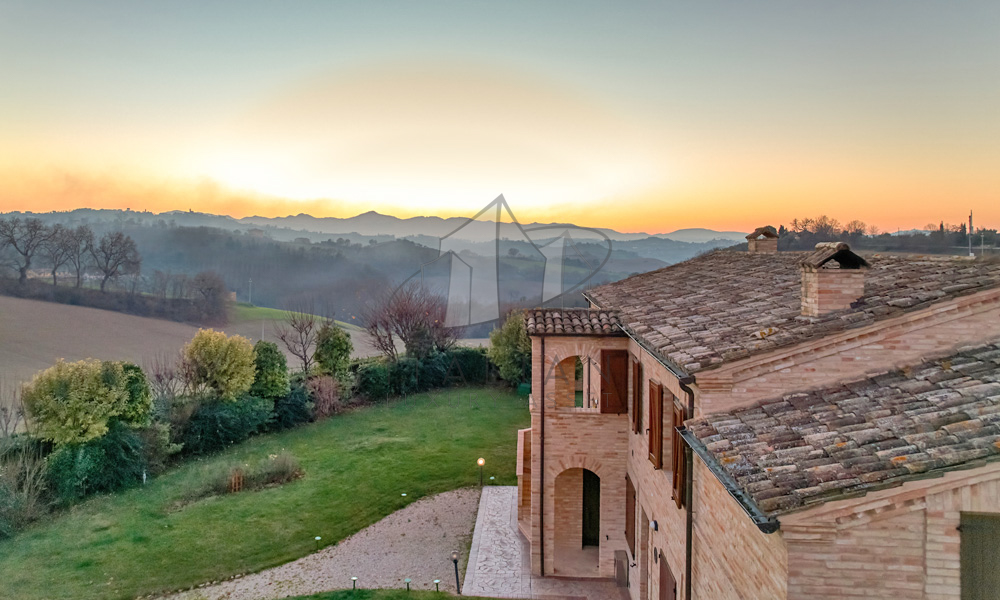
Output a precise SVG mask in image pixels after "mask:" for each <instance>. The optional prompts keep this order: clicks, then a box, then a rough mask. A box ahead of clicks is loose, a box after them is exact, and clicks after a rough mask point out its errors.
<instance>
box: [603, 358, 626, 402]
mask: <svg viewBox="0 0 1000 600" xmlns="http://www.w3.org/2000/svg"><path fill="white" fill-rule="evenodd" d="M601 412H602V413H614V414H623V413H627V412H628V351H627V350H601Z"/></svg>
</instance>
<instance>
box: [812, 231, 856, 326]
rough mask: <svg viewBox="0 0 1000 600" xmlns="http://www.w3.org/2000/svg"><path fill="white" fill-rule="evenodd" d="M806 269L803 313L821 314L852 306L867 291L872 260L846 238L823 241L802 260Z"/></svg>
mask: <svg viewBox="0 0 1000 600" xmlns="http://www.w3.org/2000/svg"><path fill="white" fill-rule="evenodd" d="M799 266H800V267H801V269H802V314H803V315H805V316H807V317H818V316H821V315H825V314H827V313H830V312H833V311H836V310H843V309H846V308H850V307H851V304H852V303H854V302H857V301H858V300H859V299H860V298H861V297H862V296H864V295H865V272H866V271H867V270H868V266H869V265H868V262H867V261H865V259H863V258H861V257H860V256H858V255H857V254H855V253H854V252H851V248H850V246H848V245H847V244H845V243H843V242H821V243H819V244H816V250H815V251H814V252H813V253H812V254H810V255H809V256H807V257H805V258H804V259H802V260H801V261H800V262H799Z"/></svg>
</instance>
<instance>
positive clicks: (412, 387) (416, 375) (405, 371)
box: [388, 357, 427, 396]
mask: <svg viewBox="0 0 1000 600" xmlns="http://www.w3.org/2000/svg"><path fill="white" fill-rule="evenodd" d="M388 367H389V379H390V386H389V387H390V388H392V393H393V394H394V395H399V396H406V395H409V394H415V393H417V392H420V391H423V390H425V389H427V388H426V387H424V386H423V385H422V383H423V382H421V380H420V361H419V360H417V359H415V358H409V357H404V358H401V359H399V360H397V361H396V362H394V363H390V364H389V365H388Z"/></svg>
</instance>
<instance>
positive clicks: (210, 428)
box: [182, 396, 274, 454]
mask: <svg viewBox="0 0 1000 600" xmlns="http://www.w3.org/2000/svg"><path fill="white" fill-rule="evenodd" d="M273 411H274V403H273V402H272V401H270V400H268V399H266V398H257V397H256V396H243V397H242V398H240V399H239V400H237V401H235V402H221V401H217V400H209V401H206V402H205V403H204V404H202V405H201V406H199V407H198V408H197V409H196V410H195V412H194V414H192V415H191V418H190V419H189V420H188V422H187V425H186V426H185V428H184V433H183V436H182V440H183V442H184V453H185V454H207V453H209V452H216V451H218V450H222V449H223V448H226V447H228V446H231V445H233V444H238V443H240V442H242V441H245V440H246V439H247V438H249V437H250V436H252V435H254V434H255V433H259V432H261V431H263V430H264V428H265V427H266V426H267V425H268V423H269V422H270V421H271V419H272V418H273V416H274V412H273Z"/></svg>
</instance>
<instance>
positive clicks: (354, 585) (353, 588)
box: [351, 577, 358, 590]
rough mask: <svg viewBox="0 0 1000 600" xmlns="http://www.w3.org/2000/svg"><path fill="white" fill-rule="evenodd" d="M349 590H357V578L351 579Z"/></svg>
mask: <svg viewBox="0 0 1000 600" xmlns="http://www.w3.org/2000/svg"><path fill="white" fill-rule="evenodd" d="M351 589H352V590H356V589H358V578H357V577H351Z"/></svg>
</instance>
